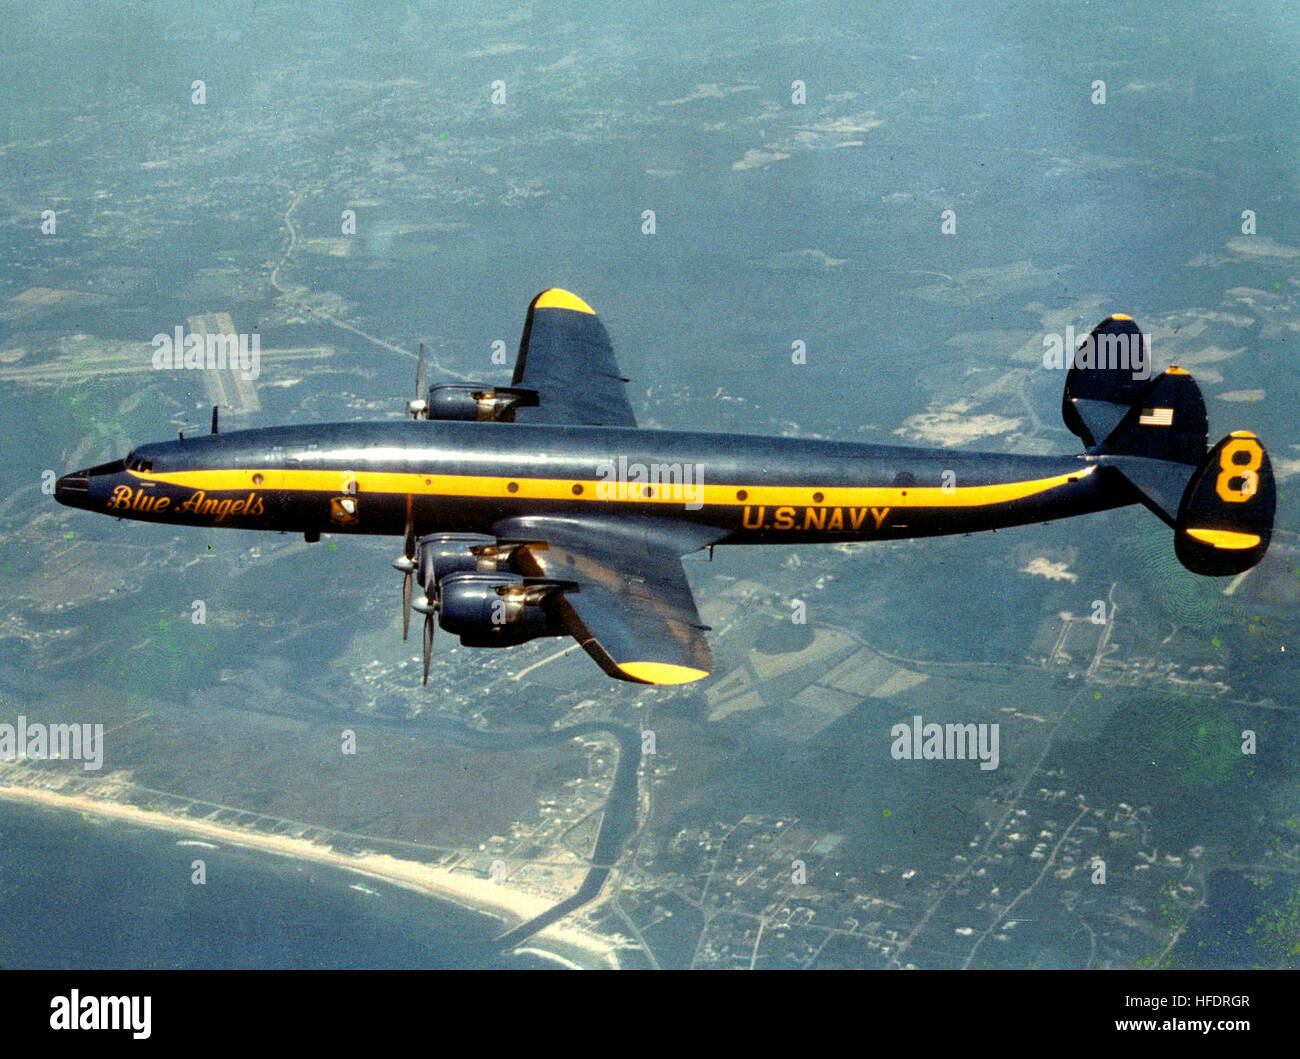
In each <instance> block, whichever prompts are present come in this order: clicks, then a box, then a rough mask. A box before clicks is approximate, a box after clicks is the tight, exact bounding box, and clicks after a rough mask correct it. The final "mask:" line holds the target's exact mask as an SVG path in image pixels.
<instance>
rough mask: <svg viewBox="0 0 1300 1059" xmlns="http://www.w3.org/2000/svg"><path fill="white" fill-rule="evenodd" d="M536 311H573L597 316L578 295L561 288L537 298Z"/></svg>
mask: <svg viewBox="0 0 1300 1059" xmlns="http://www.w3.org/2000/svg"><path fill="white" fill-rule="evenodd" d="M533 308H534V309H572V310H573V311H574V312H576V313H587V314H589V315H591V316H595V315H596V310H595V309H593V308H592V307H591V306H590V305H588V304H587V303H586V302H584V301H583V300H582V299H581V298H579V297H578V296H577V295H576V294H571V293H569V292H568V291H567V290H560V288H559V287H552V288H551V289H550V290H544V291H542V293H541V294H539V295H538V296H537V300H536V301H534V302H533Z"/></svg>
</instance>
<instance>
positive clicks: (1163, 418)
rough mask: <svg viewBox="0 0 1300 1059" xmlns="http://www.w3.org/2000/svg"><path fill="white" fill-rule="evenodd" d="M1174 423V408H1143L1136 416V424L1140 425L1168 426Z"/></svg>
mask: <svg viewBox="0 0 1300 1059" xmlns="http://www.w3.org/2000/svg"><path fill="white" fill-rule="evenodd" d="M1173 425H1174V410H1173V409H1172V408H1144V409H1142V414H1141V415H1140V416H1138V426H1140V427H1169V426H1173Z"/></svg>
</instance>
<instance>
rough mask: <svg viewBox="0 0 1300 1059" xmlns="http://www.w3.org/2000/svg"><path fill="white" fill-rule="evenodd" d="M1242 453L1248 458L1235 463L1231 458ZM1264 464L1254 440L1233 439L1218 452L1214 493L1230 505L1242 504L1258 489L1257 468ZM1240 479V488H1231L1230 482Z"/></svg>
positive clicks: (1261, 449)
mask: <svg viewBox="0 0 1300 1059" xmlns="http://www.w3.org/2000/svg"><path fill="white" fill-rule="evenodd" d="M1239 452H1244V453H1246V454H1247V456H1248V457H1249V458H1248V459H1247V460H1246V462H1245V463H1237V462H1235V461H1234V460H1233V457H1234V456H1235V455H1237V453H1239ZM1263 462H1264V450H1263V448H1262V447H1261V446H1260V444H1259V442H1258V441H1256V440H1255V439H1254V438H1233V439H1232V440H1231V441H1229V442H1228V444H1226V445H1224V446H1223V448H1222V449H1221V450H1220V452H1219V468H1220V470H1219V477H1218V479H1217V480H1216V481H1215V483H1214V491H1215V492H1216V493H1218V494H1219V498H1220V499H1221V500H1226V501H1228V503H1230V504H1244V503H1245V502H1246V501H1247V500H1249V499H1250V498H1251V497H1252V496H1254V495H1255V490H1257V489H1258V488H1259V475H1258V473H1257V472H1258V471H1259V467H1260V464H1262V463H1263ZM1234 478H1240V479H1241V485H1240V487H1236V488H1234V487H1233V484H1232V480H1233V479H1234Z"/></svg>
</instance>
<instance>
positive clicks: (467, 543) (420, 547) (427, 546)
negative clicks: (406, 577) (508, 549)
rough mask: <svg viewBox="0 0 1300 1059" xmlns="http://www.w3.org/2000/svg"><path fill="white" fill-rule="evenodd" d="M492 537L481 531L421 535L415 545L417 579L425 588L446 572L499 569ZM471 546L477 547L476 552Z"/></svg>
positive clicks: (441, 577) (439, 579)
mask: <svg viewBox="0 0 1300 1059" xmlns="http://www.w3.org/2000/svg"><path fill="white" fill-rule="evenodd" d="M496 543H497V539H496V538H495V537H489V536H487V535H486V534H483V533H430V534H429V535H428V536H427V537H421V538H420V540H419V543H418V544H417V545H416V553H415V554H416V555H417V556H418V567H417V569H418V573H417V579H418V581H419V583H420V584H421V585H422V586H423V587H424V588H425V589H426V590H432V588H433V586H434V585H435V584H436V583H437V582H439V581H441V580H442V579H443V578H444V577H446V576H447V575H448V574H454V573H458V572H462V571H489V572H490V571H495V570H499V569H502V568H503V567H502V563H501V560H500V559H499V558H498V557H497V556H496V555H495V554H493V553H494V550H495V549H494V546H495V545H496ZM475 549H481V551H480V552H479V553H477V554H476V552H475Z"/></svg>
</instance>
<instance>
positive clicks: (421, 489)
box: [135, 467, 1094, 507]
mask: <svg viewBox="0 0 1300 1059" xmlns="http://www.w3.org/2000/svg"><path fill="white" fill-rule="evenodd" d="M1093 470H1094V468H1093V467H1087V468H1082V469H1080V470H1079V471H1078V472H1077V473H1074V474H1060V475H1056V476H1054V477H1051V478H1038V479H1032V480H1030V481H1023V482H1006V483H1003V484H998V485H973V486H966V487H961V486H957V487H954V488H953V489H943V488H940V487H935V486H907V487H906V488H904V487H901V486H886V487H877V486H869V487H858V486H838V487H837V486H810V485H808V486H789V485H709V484H705V485H703V486H693V485H691V484H689V483H688V484H686V485H684V486H683V485H678V486H677V487H676V488H672V487H669V486H668V485H667V483H665V485H664V486H661V487H656V488H654V489H653V495H652V496H646V495H645V487H644V486H642V485H638V484H626V483H622V484H621V483H618V482H611V481H605V480H600V479H578V478H524V477H519V478H504V477H486V476H481V475H449V474H410V473H405V472H386V471H355V472H353V471H344V470H329V471H319V470H303V469H294V468H283V469H279V470H274V469H270V468H266V469H261V470H252V469H250V470H228V469H213V470H203V471H176V472H171V473H167V472H160V473H138V472H137V473H135V477H136V478H138V479H140V480H141V481H142V482H157V483H158V484H160V485H174V486H180V487H182V488H185V489H202V490H204V491H205V492H210V493H223V492H231V493H234V492H241V493H242V492H248V491H249V490H264V491H268V492H311V493H339V492H343V491H345V488H344V482H345V478H346V477H347V476H351V477H352V478H353V479H355V481H356V489H357V492H358V493H368V494H372V495H373V494H376V493H387V494H391V495H394V496H406V495H414V496H461V497H487V498H494V499H502V500H578V501H590V502H595V503H601V502H605V503H609V502H634V503H639V504H647V503H648V504H669V505H680V504H682V503H684V502H689V503H702V504H704V505H706V506H719V505H721V506H730V507H738V506H755V505H766V506H772V507H779V506H798V507H808V506H814V507H982V506H985V505H989V504H1005V503H1008V502H1011V501H1014V500H1023V499H1024V498H1025V497H1029V496H1035V495H1037V494H1039V493H1044V492H1046V491H1048V490H1049V489H1055V488H1058V487H1060V486H1063V485H1066V484H1067V483H1069V482H1073V481H1076V480H1078V479H1080V478H1082V477H1084V476H1085V475H1088V474H1091V473H1092V471H1093ZM512 485H513V486H514V489H513V490H512V489H511V486H512ZM575 486H580V487H581V492H580V493H575V492H574V487H575ZM814 494H817V498H816V499H814Z"/></svg>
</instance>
